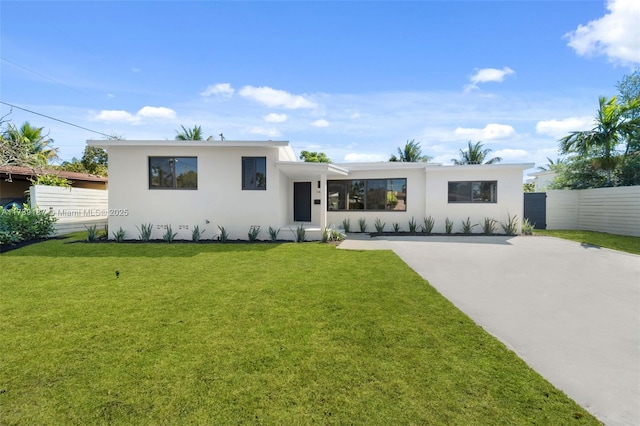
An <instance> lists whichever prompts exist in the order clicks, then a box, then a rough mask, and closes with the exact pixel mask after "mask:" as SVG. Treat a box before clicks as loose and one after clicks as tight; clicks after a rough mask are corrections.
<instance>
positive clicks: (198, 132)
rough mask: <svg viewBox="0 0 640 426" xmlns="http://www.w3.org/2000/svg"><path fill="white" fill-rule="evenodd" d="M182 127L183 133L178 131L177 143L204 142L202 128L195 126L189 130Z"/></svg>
mask: <svg viewBox="0 0 640 426" xmlns="http://www.w3.org/2000/svg"><path fill="white" fill-rule="evenodd" d="M180 127H182V132H179V131H177V130H176V133H177V134H176V140H177V141H201V140H202V128H201V127H200V126H193V129H187V128H185V127H184V126H182V125H181V126H180Z"/></svg>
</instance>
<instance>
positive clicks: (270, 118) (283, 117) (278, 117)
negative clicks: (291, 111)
mask: <svg viewBox="0 0 640 426" xmlns="http://www.w3.org/2000/svg"><path fill="white" fill-rule="evenodd" d="M264 121H266V122H268V123H284V122H285V121H287V114H276V113H275V112H272V113H271V114H267V115H265V116H264Z"/></svg>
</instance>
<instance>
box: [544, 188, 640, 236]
mask: <svg viewBox="0 0 640 426" xmlns="http://www.w3.org/2000/svg"><path fill="white" fill-rule="evenodd" d="M547 229H576V230H587V231H600V232H608V233H610V234H619V235H631V236H636V237H640V186H621V187H616V188H597V189H581V190H548V191H547Z"/></svg>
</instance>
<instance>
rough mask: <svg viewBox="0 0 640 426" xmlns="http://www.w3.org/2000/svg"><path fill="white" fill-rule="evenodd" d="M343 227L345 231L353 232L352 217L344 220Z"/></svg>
mask: <svg viewBox="0 0 640 426" xmlns="http://www.w3.org/2000/svg"><path fill="white" fill-rule="evenodd" d="M342 229H344V232H351V219H343V220H342Z"/></svg>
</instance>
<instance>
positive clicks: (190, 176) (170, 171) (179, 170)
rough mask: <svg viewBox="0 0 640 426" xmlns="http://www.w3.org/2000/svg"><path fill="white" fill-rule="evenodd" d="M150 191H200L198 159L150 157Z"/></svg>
mask: <svg viewBox="0 0 640 426" xmlns="http://www.w3.org/2000/svg"><path fill="white" fill-rule="evenodd" d="M149 189H198V158H197V157H149Z"/></svg>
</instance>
